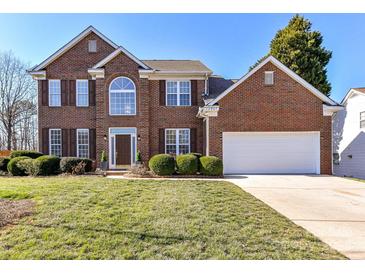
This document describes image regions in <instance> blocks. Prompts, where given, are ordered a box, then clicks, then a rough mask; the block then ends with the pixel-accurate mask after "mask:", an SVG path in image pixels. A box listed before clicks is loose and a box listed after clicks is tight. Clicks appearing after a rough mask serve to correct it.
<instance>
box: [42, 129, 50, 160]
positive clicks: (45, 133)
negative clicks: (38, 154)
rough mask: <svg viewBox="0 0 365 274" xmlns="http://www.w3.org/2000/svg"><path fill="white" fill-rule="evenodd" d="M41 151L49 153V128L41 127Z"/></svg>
mask: <svg viewBox="0 0 365 274" xmlns="http://www.w3.org/2000/svg"><path fill="white" fill-rule="evenodd" d="M42 153H43V154H45V155H47V154H49V128H42Z"/></svg>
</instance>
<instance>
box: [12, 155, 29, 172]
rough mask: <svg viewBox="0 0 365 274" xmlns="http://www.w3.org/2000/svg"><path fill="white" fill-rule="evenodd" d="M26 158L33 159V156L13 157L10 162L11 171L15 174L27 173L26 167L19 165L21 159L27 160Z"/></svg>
mask: <svg viewBox="0 0 365 274" xmlns="http://www.w3.org/2000/svg"><path fill="white" fill-rule="evenodd" d="M25 159H31V158H30V157H27V156H20V157H15V158H13V159H11V160H10V162H9V163H8V171H9V173H10V174H11V175H13V176H25V175H27V174H26V172H25V169H24V168H22V167H20V166H19V165H18V164H19V162H20V161H22V160H25Z"/></svg>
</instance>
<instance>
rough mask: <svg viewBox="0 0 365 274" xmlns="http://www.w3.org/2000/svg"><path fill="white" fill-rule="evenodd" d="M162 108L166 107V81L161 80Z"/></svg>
mask: <svg viewBox="0 0 365 274" xmlns="http://www.w3.org/2000/svg"><path fill="white" fill-rule="evenodd" d="M159 83H160V106H165V105H166V81H165V80H160V82H159Z"/></svg>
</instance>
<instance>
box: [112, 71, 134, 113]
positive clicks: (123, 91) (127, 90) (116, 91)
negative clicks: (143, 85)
mask: <svg viewBox="0 0 365 274" xmlns="http://www.w3.org/2000/svg"><path fill="white" fill-rule="evenodd" d="M119 78H126V79H128V80H129V81H131V82H132V84H133V86H134V89H133V90H132V89H124V90H113V91H112V90H110V88H111V86H112V84H113V82H114V81H115V80H117V79H119ZM108 92H109V94H108V96H109V115H110V116H134V115H136V114H137V95H136V94H137V88H136V84H135V83H134V82H133V80H132V79H130V78H128V77H125V76H120V77H117V78H115V79H113V81H111V82H110V84H109V90H108ZM132 92H133V94H134V113H128V114H113V113H112V108H111V96H110V95H111V93H132Z"/></svg>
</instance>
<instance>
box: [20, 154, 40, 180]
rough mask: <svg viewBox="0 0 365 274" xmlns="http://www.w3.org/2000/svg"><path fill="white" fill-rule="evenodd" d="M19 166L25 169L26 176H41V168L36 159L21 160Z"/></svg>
mask: <svg viewBox="0 0 365 274" xmlns="http://www.w3.org/2000/svg"><path fill="white" fill-rule="evenodd" d="M17 166H18V167H19V168H20V169H23V170H24V172H25V174H26V175H30V176H37V175H38V174H39V166H38V165H37V164H36V163H35V160H34V159H31V158H27V159H23V160H20V161H19V162H18V163H17Z"/></svg>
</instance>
